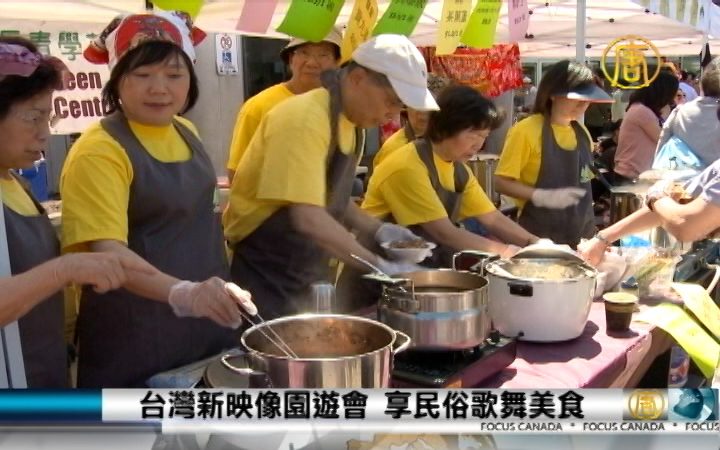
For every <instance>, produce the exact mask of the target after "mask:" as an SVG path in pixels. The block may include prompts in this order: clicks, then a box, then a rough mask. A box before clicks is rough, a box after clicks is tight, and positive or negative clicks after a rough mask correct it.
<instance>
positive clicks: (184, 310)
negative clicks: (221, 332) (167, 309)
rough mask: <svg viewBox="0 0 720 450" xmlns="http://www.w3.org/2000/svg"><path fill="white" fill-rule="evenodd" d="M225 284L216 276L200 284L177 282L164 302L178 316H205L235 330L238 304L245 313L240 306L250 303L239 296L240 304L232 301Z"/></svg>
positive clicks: (239, 319) (238, 321) (240, 321)
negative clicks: (166, 302)
mask: <svg viewBox="0 0 720 450" xmlns="http://www.w3.org/2000/svg"><path fill="white" fill-rule="evenodd" d="M225 285H226V283H225V282H224V281H223V280H221V279H220V278H217V277H212V278H210V279H208V280H206V281H203V282H202V283H196V282H193V281H180V282H179V283H176V284H175V285H173V286H172V287H171V288H170V295H169V297H168V303H169V304H170V306H171V307H172V309H173V312H174V313H175V315H176V316H178V317H198V318H200V317H207V318H209V319H211V320H213V321H214V322H217V323H218V324H220V325H222V326H225V327H230V328H238V327H239V326H240V324H242V316H241V315H240V310H239V309H238V304H240V306H241V307H243V308H244V309H246V310H248V308H247V307H246V306H244V305H245V304H246V303H247V302H249V303H250V304H252V302H251V301H250V300H249V298H245V297H246V296H245V295H242V297H243V300H242V301H240V300H236V299H235V298H234V295H232V296H231V294H229V293H228V290H227V289H226V287H225ZM243 292H245V291H243ZM247 295H248V296H249V293H248V294H247ZM252 306H253V307H254V306H255V305H254V304H253V305H252ZM248 312H250V311H249V310H248ZM255 312H257V309H255Z"/></svg>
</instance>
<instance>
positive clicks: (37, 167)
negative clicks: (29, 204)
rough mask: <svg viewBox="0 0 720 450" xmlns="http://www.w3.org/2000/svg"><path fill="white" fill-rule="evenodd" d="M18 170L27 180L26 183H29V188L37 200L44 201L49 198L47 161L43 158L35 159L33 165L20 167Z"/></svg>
mask: <svg viewBox="0 0 720 450" xmlns="http://www.w3.org/2000/svg"><path fill="white" fill-rule="evenodd" d="M18 172H19V173H20V175H22V177H23V178H25V179H26V180H27V181H28V183H30V190H31V191H32V193H33V195H34V196H35V198H36V199H37V200H38V201H40V202H44V201H46V200H49V197H48V181H47V161H45V160H44V159H41V160H40V161H35V164H34V165H33V167H31V168H29V169H21V170H19V171H18Z"/></svg>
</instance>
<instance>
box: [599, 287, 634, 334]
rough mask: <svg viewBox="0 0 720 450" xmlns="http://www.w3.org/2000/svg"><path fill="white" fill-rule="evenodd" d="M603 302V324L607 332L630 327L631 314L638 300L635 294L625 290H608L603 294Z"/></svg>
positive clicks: (619, 330) (624, 329)
mask: <svg viewBox="0 0 720 450" xmlns="http://www.w3.org/2000/svg"><path fill="white" fill-rule="evenodd" d="M603 300H604V302H605V326H606V329H607V331H608V333H611V332H615V333H617V332H623V331H628V330H629V329H630V322H632V315H633V311H634V309H635V305H636V304H637V302H638V298H637V296H636V295H633V294H630V293H627V292H608V293H606V294H604V295H603Z"/></svg>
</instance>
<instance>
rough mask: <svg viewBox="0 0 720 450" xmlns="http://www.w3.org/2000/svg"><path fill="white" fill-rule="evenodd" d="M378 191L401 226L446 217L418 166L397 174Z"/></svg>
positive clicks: (426, 178) (382, 184)
mask: <svg viewBox="0 0 720 450" xmlns="http://www.w3.org/2000/svg"><path fill="white" fill-rule="evenodd" d="M388 161H389V160H388ZM376 188H377V189H379V190H380V195H381V196H382V198H383V200H384V202H385V204H386V207H387V209H388V210H389V211H390V213H391V214H392V215H393V217H394V218H395V221H396V222H397V223H398V224H399V225H403V226H410V225H417V224H421V223H426V222H432V221H434V220H439V219H442V218H444V217H447V213H446V212H445V207H444V206H443V204H442V203H441V202H440V198H438V196H437V195H436V194H435V190H434V189H433V187H432V184H431V183H430V178H429V177H428V175H427V171H425V173H422V172H421V171H419V170H418V167H417V166H416V165H412V166H408V167H406V168H402V169H399V170H397V171H396V172H395V173H394V174H393V175H392V176H390V177H388V178H387V179H386V180H385V181H384V182H383V183H381V184H380V185H379V186H377V187H376Z"/></svg>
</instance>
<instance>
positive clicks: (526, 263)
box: [486, 258, 597, 282]
mask: <svg viewBox="0 0 720 450" xmlns="http://www.w3.org/2000/svg"><path fill="white" fill-rule="evenodd" d="M486 270H487V271H488V272H489V273H491V274H493V275H497V276H500V277H503V278H514V279H518V280H532V281H544V282H563V281H573V280H577V279H580V278H591V277H595V276H596V275H597V271H596V270H595V269H593V268H592V267H590V266H588V265H587V264H585V263H578V262H576V261H571V260H567V259H558V258H524V259H523V258H519V259H511V260H500V261H494V262H491V263H489V264H488V265H487V267H486Z"/></svg>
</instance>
